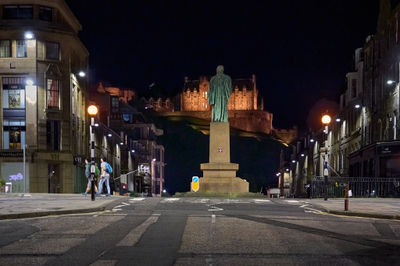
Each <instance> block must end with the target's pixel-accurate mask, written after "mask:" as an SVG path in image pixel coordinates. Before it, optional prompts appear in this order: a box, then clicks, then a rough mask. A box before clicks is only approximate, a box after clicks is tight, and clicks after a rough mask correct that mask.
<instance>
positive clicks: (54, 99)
mask: <svg viewBox="0 0 400 266" xmlns="http://www.w3.org/2000/svg"><path fill="white" fill-rule="evenodd" d="M46 94H47V96H46V98H47V108H49V109H60V81H59V80H55V79H47V92H46Z"/></svg>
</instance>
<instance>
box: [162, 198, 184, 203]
mask: <svg viewBox="0 0 400 266" xmlns="http://www.w3.org/2000/svg"><path fill="white" fill-rule="evenodd" d="M178 200H180V198H167V199H163V200H162V201H161V203H170V202H175V201H178Z"/></svg>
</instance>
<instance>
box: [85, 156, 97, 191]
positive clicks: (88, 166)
mask: <svg viewBox="0 0 400 266" xmlns="http://www.w3.org/2000/svg"><path fill="white" fill-rule="evenodd" d="M90 166H91V164H90V163H89V161H88V159H87V158H85V176H86V179H87V180H88V183H87V186H86V191H85V193H82V194H83V195H84V196H87V193H89V191H90V189H91V186H92V182H91V180H90V174H91V173H90ZM97 171H99V168H98V167H97V165H96V172H97ZM97 176H98V174H97ZM95 177H96V173H95ZM94 191H95V192H96V193H97V186H96V182H94Z"/></svg>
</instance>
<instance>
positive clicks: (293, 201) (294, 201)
mask: <svg viewBox="0 0 400 266" xmlns="http://www.w3.org/2000/svg"><path fill="white" fill-rule="evenodd" d="M286 202H289V203H299V201H298V200H286Z"/></svg>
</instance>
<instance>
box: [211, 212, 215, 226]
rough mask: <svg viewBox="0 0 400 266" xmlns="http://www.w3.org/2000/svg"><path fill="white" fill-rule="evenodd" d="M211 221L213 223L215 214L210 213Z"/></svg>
mask: <svg viewBox="0 0 400 266" xmlns="http://www.w3.org/2000/svg"><path fill="white" fill-rule="evenodd" d="M211 223H212V224H215V214H213V215H211Z"/></svg>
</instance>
